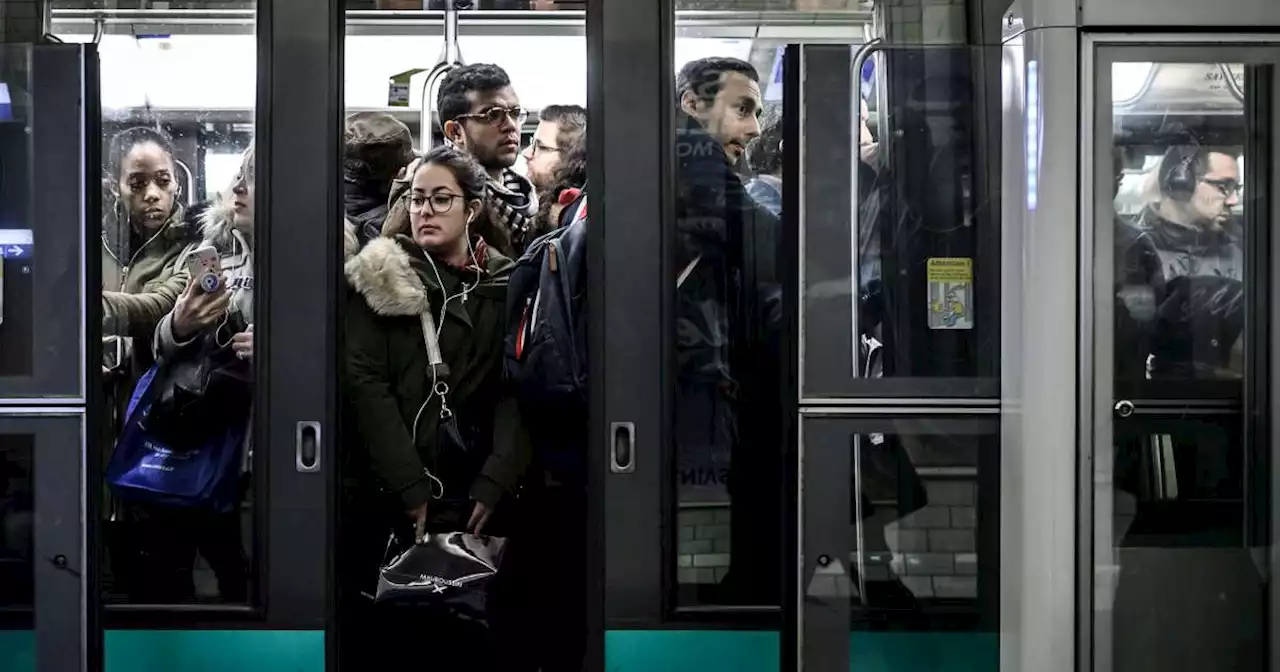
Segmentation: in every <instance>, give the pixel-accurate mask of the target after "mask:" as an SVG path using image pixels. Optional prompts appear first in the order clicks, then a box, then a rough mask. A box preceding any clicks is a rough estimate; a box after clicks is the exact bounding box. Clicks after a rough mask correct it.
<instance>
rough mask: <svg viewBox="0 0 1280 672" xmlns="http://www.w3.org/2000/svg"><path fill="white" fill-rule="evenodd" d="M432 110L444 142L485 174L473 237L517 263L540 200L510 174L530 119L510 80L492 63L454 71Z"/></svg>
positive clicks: (519, 178) (530, 185)
mask: <svg viewBox="0 0 1280 672" xmlns="http://www.w3.org/2000/svg"><path fill="white" fill-rule="evenodd" d="M436 110H437V111H438V113H439V115H440V126H441V129H442V130H443V131H444V137H445V140H447V141H448V142H450V143H453V144H454V145H456V146H458V147H460V148H462V149H464V150H466V151H467V152H469V153H470V154H471V155H472V156H473V157H475V159H476V161H477V162H478V163H479V164H480V165H481V166H482V167H483V168H484V169H485V172H487V173H488V174H489V184H488V187H487V188H486V198H485V211H484V213H483V214H482V215H481V216H480V217H478V218H477V219H476V221H475V222H474V223H473V224H472V226H473V227H474V228H475V232H476V233H477V234H479V235H480V236H481V237H483V238H484V239H485V242H487V243H489V244H490V245H492V246H493V247H494V248H496V249H497V250H498V251H499V252H501V253H502V254H503V255H506V256H508V257H511V258H513V259H514V258H517V257H519V256H520V254H521V253H522V252H524V248H525V246H526V245H527V244H528V243H529V242H531V241H532V239H533V237H532V235H531V233H532V232H533V227H534V221H535V218H536V216H537V213H538V198H537V195H536V193H535V190H534V186H533V183H532V182H530V181H529V180H528V179H527V178H525V177H524V176H523V175H520V174H518V173H516V172H515V171H513V170H511V167H512V166H513V165H515V163H516V158H517V156H518V155H519V154H520V129H521V127H522V126H523V125H524V122H525V120H526V119H528V117H529V113H528V112H527V111H526V110H525V109H524V108H523V107H521V106H520V97H519V96H517V95H516V92H515V89H513V88H512V87H511V78H510V77H508V76H507V73H506V71H505V70H503V69H502V68H500V67H498V66H496V65H493V64H491V63H475V64H472V65H464V66H462V67H459V68H455V69H453V70H451V71H450V72H449V74H448V75H446V76H445V78H444V82H442V83H441V85H440V93H439V95H438V97H437V98H436Z"/></svg>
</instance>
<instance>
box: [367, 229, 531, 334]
mask: <svg viewBox="0 0 1280 672" xmlns="http://www.w3.org/2000/svg"><path fill="white" fill-rule="evenodd" d="M429 263H430V262H429V261H428V260H427V258H426V254H425V253H423V252H422V251H421V248H419V247H418V246H417V244H416V243H414V242H413V241H412V240H410V239H409V238H408V237H406V236H396V237H395V238H375V239H374V240H371V241H369V244H368V245H365V246H364V249H363V250H360V253H359V254H357V255H355V256H354V257H352V258H351V259H350V260H349V261H347V265H346V275H347V281H348V282H350V283H351V287H352V289H354V290H355V291H356V292H358V293H359V294H360V295H361V296H363V297H364V298H365V301H366V302H368V304H369V308H371V309H372V310H373V312H375V313H377V314H378V315H383V316H393V315H400V316H407V315H421V314H423V313H425V312H427V311H428V310H429V309H430V307H431V301H430V298H429V294H428V292H429V291H431V290H436V291H440V289H441V288H440V287H439V286H438V284H439V283H438V282H437V281H436V278H435V277H433V276H432V274H429V273H427V272H426V271H425V268H427V267H428V266H427V265H428V264H429ZM415 266H418V267H421V268H423V269H424V270H422V271H420V270H419V269H418V268H415ZM484 266H485V268H484V277H483V278H482V279H481V281H480V284H481V286H483V285H486V284H494V283H499V282H500V283H505V282H506V278H507V275H508V274H509V273H510V271H511V269H512V268H513V267H514V264H512V262H511V260H510V259H507V258H506V257H504V256H502V255H501V254H498V253H497V252H496V251H495V250H493V249H492V248H490V249H489V252H488V254H487V255H486V259H485V264H484ZM440 269H441V271H442V272H452V271H451V270H443V269H444V267H443V266H441V267H440Z"/></svg>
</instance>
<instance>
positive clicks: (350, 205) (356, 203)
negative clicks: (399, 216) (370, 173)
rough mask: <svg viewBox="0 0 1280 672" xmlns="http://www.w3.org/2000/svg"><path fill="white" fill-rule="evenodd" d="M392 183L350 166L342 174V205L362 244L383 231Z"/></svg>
mask: <svg viewBox="0 0 1280 672" xmlns="http://www.w3.org/2000/svg"><path fill="white" fill-rule="evenodd" d="M390 191H391V184H390V183H387V184H385V185H384V184H381V183H378V182H376V181H374V180H372V179H369V178H367V177H364V176H362V175H359V174H356V173H355V172H354V171H351V170H348V171H346V172H345V173H344V174H343V177H342V205H343V209H344V210H346V213H347V219H349V220H350V221H351V223H352V224H353V225H354V226H355V231H356V236H357V237H358V238H359V240H360V244H361V245H365V244H367V243H368V242H369V241H371V240H373V239H374V238H377V237H378V236H379V235H381V234H382V223H383V222H385V221H386V219H387V213H388V211H389V210H390V205H389V203H388V198H389V197H390Z"/></svg>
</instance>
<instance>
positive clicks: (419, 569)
mask: <svg viewBox="0 0 1280 672" xmlns="http://www.w3.org/2000/svg"><path fill="white" fill-rule="evenodd" d="M506 543H507V541H506V539H504V538H502V537H489V536H483V537H477V536H475V535H473V534H468V533H466V532H442V533H435V534H430V533H429V534H427V535H425V536H424V538H423V541H422V543H420V544H415V543H414V542H413V536H412V534H406V533H404V532H399V533H392V534H391V538H390V539H389V540H388V542H387V550H386V553H385V554H384V556H383V561H382V567H381V570H380V571H379V572H378V587H377V590H376V592H375V593H374V603H375V604H378V605H383V606H392V607H412V608H414V609H417V610H426V611H429V612H434V613H433V614H432V615H437V616H442V617H446V618H451V619H458V620H461V621H467V622H472V623H477V624H487V623H488V609H487V601H488V592H489V586H490V584H491V583H492V581H493V579H494V578H495V577H496V576H497V575H498V566H499V565H500V564H501V562H502V553H503V550H504V549H505V547H506Z"/></svg>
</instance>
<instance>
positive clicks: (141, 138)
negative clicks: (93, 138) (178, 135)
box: [103, 126, 178, 182]
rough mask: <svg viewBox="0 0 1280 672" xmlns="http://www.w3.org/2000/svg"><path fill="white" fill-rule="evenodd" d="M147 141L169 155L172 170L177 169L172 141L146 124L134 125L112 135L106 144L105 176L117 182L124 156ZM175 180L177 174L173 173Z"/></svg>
mask: <svg viewBox="0 0 1280 672" xmlns="http://www.w3.org/2000/svg"><path fill="white" fill-rule="evenodd" d="M148 142H154V143H155V144H156V145H157V146H159V147H160V149H163V150H164V153H165V154H168V155H169V161H171V162H172V163H173V168H174V171H175V172H176V171H177V168H178V160H177V158H176V157H175V156H174V153H173V141H172V140H170V139H169V136H168V135H165V133H164V132H163V131H160V130H157V129H154V128H148V127H146V126H134V127H133V128H126V129H125V130H123V131H120V132H119V133H116V134H115V135H114V136H112V138H111V140H110V142H109V144H108V145H107V165H106V166H105V167H104V168H103V172H104V173H105V177H107V178H108V179H110V180H112V181H113V182H118V181H119V180H120V171H121V169H122V168H123V167H124V157H126V156H128V155H129V152H131V151H133V148H134V147H137V146H138V145H144V144H146V143H148ZM174 179H175V180H177V175H174Z"/></svg>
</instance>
